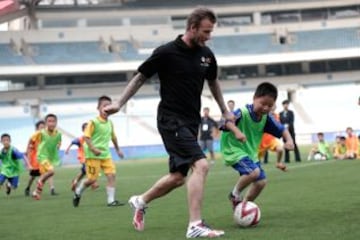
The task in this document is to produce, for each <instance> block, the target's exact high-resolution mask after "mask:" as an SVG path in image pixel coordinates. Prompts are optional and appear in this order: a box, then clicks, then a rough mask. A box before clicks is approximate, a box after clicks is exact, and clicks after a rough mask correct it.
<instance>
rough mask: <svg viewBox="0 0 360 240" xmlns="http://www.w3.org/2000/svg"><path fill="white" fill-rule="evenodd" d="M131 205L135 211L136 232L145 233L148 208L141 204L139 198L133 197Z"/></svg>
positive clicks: (134, 223) (130, 200)
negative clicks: (146, 210) (146, 209)
mask: <svg viewBox="0 0 360 240" xmlns="http://www.w3.org/2000/svg"><path fill="white" fill-rule="evenodd" d="M129 204H130V206H131V207H132V209H133V210H134V217H133V225H134V228H135V230H137V231H144V227H145V216H144V215H145V208H146V206H145V205H144V204H141V203H140V202H139V196H132V197H131V198H130V199H129Z"/></svg>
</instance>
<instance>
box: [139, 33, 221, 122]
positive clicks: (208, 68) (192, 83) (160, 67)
mask: <svg viewBox="0 0 360 240" xmlns="http://www.w3.org/2000/svg"><path fill="white" fill-rule="evenodd" d="M181 37H182V36H181V35H180V36H178V37H177V38H176V39H175V40H174V41H171V42H169V43H167V44H165V45H162V46H160V47H158V48H156V49H155V50H154V52H153V53H152V55H151V56H150V57H149V58H148V59H147V60H146V61H145V62H144V63H143V64H142V65H141V66H140V67H139V68H138V71H139V72H141V73H142V74H144V75H145V76H146V77H147V78H150V77H151V76H153V75H154V74H156V73H157V74H158V76H159V79H160V97H161V101H160V103H159V107H158V117H159V116H161V115H166V116H171V117H175V118H177V119H178V120H179V121H180V122H182V123H183V124H199V123H200V107H201V93H202V90H203V86H204V80H205V79H206V80H208V81H214V80H215V79H216V78H217V63H216V59H215V56H214V54H213V52H212V51H211V50H210V49H209V48H208V47H194V48H189V47H188V46H187V45H186V44H185V43H184V41H183V40H182V39H181Z"/></svg>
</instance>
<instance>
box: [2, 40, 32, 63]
mask: <svg viewBox="0 0 360 240" xmlns="http://www.w3.org/2000/svg"><path fill="white" fill-rule="evenodd" d="M24 64H26V62H25V60H24V58H23V56H21V55H17V54H16V53H15V52H14V51H13V50H12V49H11V47H10V45H9V44H0V65H24Z"/></svg>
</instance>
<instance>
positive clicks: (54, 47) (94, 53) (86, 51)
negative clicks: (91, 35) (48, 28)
mask: <svg viewBox="0 0 360 240" xmlns="http://www.w3.org/2000/svg"><path fill="white" fill-rule="evenodd" d="M31 46H32V48H33V50H34V52H35V54H34V56H33V59H34V62H35V63H37V64H56V63H98V62H112V61H115V60H119V59H117V58H116V55H115V54H112V53H108V52H102V51H101V50H100V49H99V43H98V42H66V43H64V42H62V43H32V44H31Z"/></svg>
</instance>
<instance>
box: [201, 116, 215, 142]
mask: <svg viewBox="0 0 360 240" xmlns="http://www.w3.org/2000/svg"><path fill="white" fill-rule="evenodd" d="M217 126H218V125H217V123H216V122H215V120H214V119H212V118H210V117H202V118H201V124H200V140H212V139H213V137H212V135H211V134H212V130H213V129H214V128H217Z"/></svg>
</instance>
